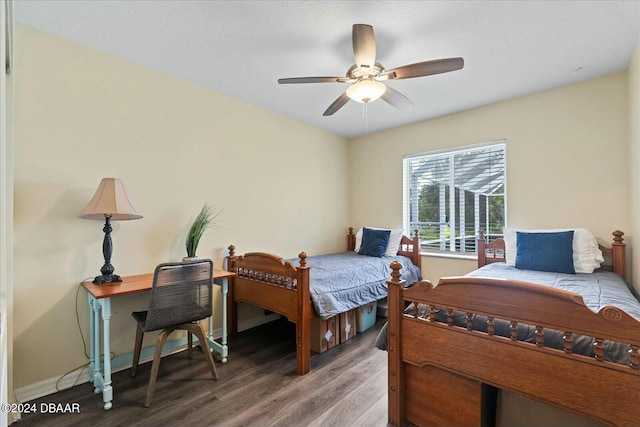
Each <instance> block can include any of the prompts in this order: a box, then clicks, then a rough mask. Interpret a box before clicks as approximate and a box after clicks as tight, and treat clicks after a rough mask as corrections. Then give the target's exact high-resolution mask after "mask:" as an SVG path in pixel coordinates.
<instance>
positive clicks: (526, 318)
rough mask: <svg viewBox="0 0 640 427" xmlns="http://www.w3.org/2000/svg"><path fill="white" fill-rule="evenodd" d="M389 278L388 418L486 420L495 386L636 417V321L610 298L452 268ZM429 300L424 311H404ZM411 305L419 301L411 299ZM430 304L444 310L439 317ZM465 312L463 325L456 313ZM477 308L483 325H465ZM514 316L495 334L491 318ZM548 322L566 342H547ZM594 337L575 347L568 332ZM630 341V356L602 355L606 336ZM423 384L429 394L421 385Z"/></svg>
mask: <svg viewBox="0 0 640 427" xmlns="http://www.w3.org/2000/svg"><path fill="white" fill-rule="evenodd" d="M392 269H393V275H392V279H391V280H390V281H389V282H388V284H389V306H388V307H389V325H388V328H389V329H388V337H389V341H388V357H389V372H388V375H389V422H390V423H391V424H393V425H395V426H400V425H402V424H403V423H404V421H405V420H406V421H409V422H412V423H414V424H416V425H457V426H462V425H491V424H492V422H493V421H494V420H495V396H496V390H497V389H504V390H509V391H513V392H516V393H519V394H521V395H524V396H526V397H528V398H531V399H534V400H537V401H539V402H542V403H546V404H549V405H552V406H555V407H559V408H562V409H565V410H567V411H570V412H573V413H576V414H579V415H582V416H586V417H589V418H592V419H595V420H598V421H600V422H604V423H606V424H610V425H637V424H638V422H640V404H639V402H640V371H639V368H640V353H639V350H638V349H639V348H640V322H638V321H637V320H635V319H633V318H632V317H630V316H629V315H628V314H626V313H625V312H623V311H622V310H620V309H618V308H616V307H612V306H606V307H604V308H602V309H601V310H600V312H599V313H594V312H592V311H591V310H590V309H589V308H587V307H586V306H585V305H584V303H583V301H582V297H580V296H579V295H576V294H573V293H569V292H565V291H560V290H557V289H552V288H548V287H544V286H540V285H534V284H530V283H525V282H517V281H507V280H500V279H484V278H468V277H454V278H445V279H441V280H440V282H439V283H438V286H437V287H434V286H433V285H432V284H431V283H430V282H428V281H422V282H419V283H418V284H416V285H414V286H413V287H411V288H409V289H403V288H404V282H403V281H402V280H401V275H400V271H399V269H400V266H399V264H394V265H392ZM417 303H421V304H427V305H429V306H430V307H431V308H432V309H431V311H430V312H429V316H427V318H426V319H424V318H420V317H418V316H417V308H416V312H415V313H413V314H405V313H404V308H405V305H406V304H409V305H411V304H417ZM413 306H414V307H417V305H413ZM435 307H439V308H440V309H442V310H446V313H447V314H448V316H447V317H448V320H447V322H445V323H441V322H437V321H435V311H434V310H435ZM454 311H460V312H464V313H466V314H467V319H468V322H467V323H468V324H467V327H464V326H463V327H460V326H455V325H454V324H453V323H452V320H451V319H452V314H453V312H454ZM474 314H478V315H482V316H486V317H487V318H488V328H487V329H488V330H487V332H480V331H476V330H472V329H471V319H472V316H473V315H474ZM497 319H502V320H506V321H507V322H510V324H511V335H512V336H511V337H502V336H497V335H494V334H493V322H494V320H497ZM519 324H528V325H534V326H535V327H536V333H535V336H536V342H535V343H526V342H522V341H518V340H517V328H518V325H519ZM547 329H555V330H559V331H563V332H564V348H563V349H553V348H549V347H545V346H544V334H545V330H547ZM575 334H580V335H584V336H588V337H595V352H594V353H595V357H593V358H592V357H587V356H582V355H579V354H575V353H573V352H572V336H573V335H575ZM605 340H609V341H614V342H620V343H624V344H628V345H630V350H629V357H628V360H627V361H626V364H625V365H623V364H618V363H613V362H608V361H605V358H604V341H605ZM424 393H428V394H424Z"/></svg>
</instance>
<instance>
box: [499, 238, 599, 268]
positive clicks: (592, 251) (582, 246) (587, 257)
mask: <svg viewBox="0 0 640 427" xmlns="http://www.w3.org/2000/svg"><path fill="white" fill-rule="evenodd" d="M571 230H573V268H574V270H575V271H576V273H593V270H595V269H597V268H600V264H601V263H603V262H604V257H603V256H602V251H601V250H600V247H599V246H598V241H597V240H596V238H595V237H593V234H591V232H590V231H589V230H587V229H586V228H564V229H558V230H517V229H515V228H505V229H504V243H505V245H504V246H505V251H506V263H507V265H509V266H511V267H514V266H515V265H516V248H517V241H516V240H517V232H518V231H522V232H526V233H555V232H559V231H571Z"/></svg>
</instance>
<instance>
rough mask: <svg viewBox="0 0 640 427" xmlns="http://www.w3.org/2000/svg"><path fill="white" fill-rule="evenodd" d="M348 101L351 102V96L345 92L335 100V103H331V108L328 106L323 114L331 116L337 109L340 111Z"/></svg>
mask: <svg viewBox="0 0 640 427" xmlns="http://www.w3.org/2000/svg"><path fill="white" fill-rule="evenodd" d="M347 102H349V97H348V96H347V93H346V92H345V93H343V94H342V95H340V97H339V98H338V99H336V100H335V101H333V104H331V105H329V108H327V110H326V111H325V112H324V113H322V115H323V116H331V115H332V114H333V113H335V112H336V111H338V110H339V109H341V108H342V107H344V105H345V104H346V103H347Z"/></svg>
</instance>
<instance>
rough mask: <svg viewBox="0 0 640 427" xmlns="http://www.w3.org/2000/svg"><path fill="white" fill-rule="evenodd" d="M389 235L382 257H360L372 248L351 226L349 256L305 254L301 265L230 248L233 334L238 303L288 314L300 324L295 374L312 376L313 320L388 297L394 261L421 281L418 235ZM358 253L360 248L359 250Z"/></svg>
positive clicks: (411, 278)
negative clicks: (311, 342)
mask: <svg viewBox="0 0 640 427" xmlns="http://www.w3.org/2000/svg"><path fill="white" fill-rule="evenodd" d="M389 231H390V233H386V234H387V235H388V236H387V239H388V240H387V243H386V244H385V247H384V248H382V247H380V249H382V250H381V253H380V254H374V255H371V256H367V255H362V254H360V253H364V250H363V248H364V247H365V246H368V245H367V243H369V242H368V241H367V240H368V239H367V236H366V235H365V236H362V237H361V235H360V232H358V233H357V234H354V233H353V229H352V228H349V234H348V235H347V251H346V252H342V253H338V254H331V255H320V256H312V257H307V254H306V253H304V252H302V253H300V255H299V260H298V261H297V263H298V265H297V266H296V265H295V264H294V262H295V261H294V260H285V259H283V258H282V257H279V256H277V255H272V254H267V253H260V252H252V253H246V254H244V255H239V256H237V255H236V254H235V247H234V246H230V247H229V256H228V259H227V268H228V269H229V270H230V271H234V272H236V273H237V276H236V277H234V278H232V279H231V281H230V287H229V295H228V298H229V301H230V302H231V304H230V310H229V313H228V315H229V319H228V322H229V324H230V330H231V333H232V334H234V333H236V332H237V311H238V310H237V305H238V303H240V302H246V303H249V304H253V305H256V306H258V307H261V308H263V309H265V310H268V311H272V312H275V313H278V314H281V315H283V316H285V317H286V318H287V319H288V320H289V321H290V322H292V323H295V325H296V354H297V372H298V374H299V375H304V374H306V373H307V372H309V361H310V351H311V350H310V321H311V318H312V317H314V316H318V317H321V318H323V319H327V318H330V317H332V316H335V315H337V314H339V313H342V312H346V311H349V310H351V309H353V308H357V307H359V306H362V305H365V304H367V303H370V302H373V301H376V300H379V299H382V298H385V297H386V296H387V280H388V279H389V277H390V274H391V268H390V264H391V263H392V262H395V263H397V265H401V266H402V269H403V272H405V273H407V276H406V279H407V282H409V283H410V284H413V283H415V282H417V281H418V280H420V279H421V276H420V269H419V266H420V242H419V239H418V235H417V233H416V234H415V235H414V236H413V238H409V237H407V236H404V235H402V232H401V230H389ZM398 231H400V233H397V232H398ZM363 234H364V232H363ZM374 243H375V242H374ZM356 249H359V250H358V251H357V252H356ZM358 252H359V253H358ZM377 255H380V256H377Z"/></svg>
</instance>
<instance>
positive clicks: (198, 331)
mask: <svg viewBox="0 0 640 427" xmlns="http://www.w3.org/2000/svg"><path fill="white" fill-rule="evenodd" d="M178 328H180V329H186V330H187V331H189V332H190V333H192V334H194V335H195V336H196V337H197V338H198V341H200V345H201V346H202V353H203V354H204V359H205V361H206V362H207V365H208V366H209V371H210V372H211V376H212V377H213V378H214V379H216V380H217V379H218V371H216V365H215V363H214V362H213V356H212V355H211V348H209V342H208V341H207V338H206V334H205V331H204V328H203V327H202V325H201V324H199V323H183V324H182V325H179V326H178Z"/></svg>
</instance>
